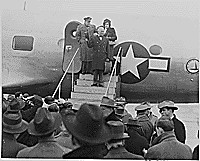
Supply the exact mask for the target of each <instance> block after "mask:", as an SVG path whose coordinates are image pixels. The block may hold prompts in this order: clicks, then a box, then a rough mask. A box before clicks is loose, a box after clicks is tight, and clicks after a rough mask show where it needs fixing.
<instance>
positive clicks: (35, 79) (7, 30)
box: [2, 10, 199, 103]
mask: <svg viewBox="0 0 200 161" xmlns="http://www.w3.org/2000/svg"><path fill="white" fill-rule="evenodd" d="M66 12H67V13H70V10H69V11H66ZM74 13H75V11H74ZM83 13H84V12H80V13H79V14H73V15H68V16H67V17H66V15H63V14H58V13H49V12H48V13H43V14H41V13H39V12H34V11H28V10H27V11H15V12H13V11H9V10H7V11H5V12H3V16H2V22H3V23H2V63H3V64H2V65H3V71H2V75H3V85H2V86H3V92H4V93H14V92H16V91H22V92H29V93H30V94H40V95H42V96H46V95H52V94H53V92H54V90H55V88H56V86H57V84H58V82H59V80H60V78H61V77H62V75H63V74H64V72H65V70H66V68H67V65H68V64H69V62H70V60H71V58H72V56H73V54H74V52H75V50H76V49H77V48H78V43H77V42H76V41H77V40H76V39H75V38H74V37H73V35H71V36H72V37H70V35H69V33H72V32H71V31H73V30H74V29H76V28H75V27H74V28H73V27H71V29H68V28H67V27H68V25H69V23H71V22H73V24H76V22H77V23H81V22H82V18H83ZM105 15H106V14H103V15H102V16H101V14H99V13H96V14H94V18H96V19H97V17H98V18H99V17H100V18H101V19H103V18H104V16H105ZM121 16H122V17H121V18H120V22H118V20H117V17H116V16H114V14H113V13H111V14H110V15H109V17H110V18H111V19H112V20H113V22H114V23H115V27H116V31H117V35H118V40H117V44H116V45H115V46H117V45H119V44H121V43H124V42H139V43H141V44H142V45H143V46H144V47H145V48H146V49H147V51H148V53H149V58H148V60H147V61H150V58H151V57H154V58H155V57H159V58H160V57H165V58H170V64H169V65H170V66H169V71H166V72H162V71H153V70H152V71H148V74H147V75H146V76H145V78H144V79H143V80H140V78H139V81H138V82H136V83H132V84H127V83H121V88H120V94H121V95H122V96H125V97H126V98H127V99H128V100H129V101H130V102H141V101H145V100H148V101H150V102H157V101H161V100H164V99H170V100H173V101H174V102H191V103H193V102H198V101H199V96H198V91H199V86H198V83H199V75H198V73H197V74H191V73H189V72H188V71H187V69H186V68H187V67H186V64H187V62H188V61H189V60H190V59H192V58H195V59H198V49H196V47H197V46H198V42H195V41H194V40H197V39H198V35H196V34H195V33H194V32H191V33H190V34H188V33H185V32H184V31H185V30H187V28H188V27H189V28H190V30H195V31H196V30H197V31H198V28H197V27H196V21H193V20H190V19H188V20H184V19H179V20H178V21H177V20H176V18H173V17H171V18H170V19H169V18H167V17H165V18H163V17H157V18H155V17H149V16H142V15H139V17H138V16H135V17H134V15H131V16H128V15H127V16H126V17H128V18H130V19H132V21H129V22H127V21H126V23H127V25H125V26H123V27H121V28H120V27H119V26H120V24H121V23H122V24H124V23H123V21H125V20H123V16H124V15H121ZM69 17H70V18H69ZM74 20H77V21H74ZM147 20H148V21H151V22H152V24H151V26H148V21H147ZM100 23H101V22H100ZM169 23H173V24H174V25H173V27H172V26H171V27H169V26H168V27H167V26H166V25H167V24H169ZM188 23H190V25H188V26H186V27H184V26H183V25H185V24H188ZM133 24H134V25H133ZM158 24H159V25H160V26H159V27H158V26H157V25H158ZM75 26H76V25H75ZM179 27H182V30H179ZM160 28H161V30H158V29H160ZM170 30H171V31H170ZM172 30H175V32H174V31H172ZM171 32H173V33H171ZM183 33H184V34H185V36H183ZM174 34H175V35H174ZM14 36H30V37H33V39H34V42H33V49H32V50H31V51H21V50H16V49H14V47H13V43H15V42H14V40H13V38H14ZM183 37H184V38H185V39H184V40H183V39H182V38H183ZM187 39H188V40H187ZM191 39H193V41H194V44H193V46H192V45H191V44H188V42H189V41H191ZM153 44H158V45H159V46H161V47H162V49H163V50H162V53H161V54H160V55H157V56H155V55H152V54H151V53H150V52H149V48H150V46H152V45H153ZM70 45H71V46H72V49H69V50H68V49H67V48H66V46H70ZM187 45H188V46H187ZM148 63H149V62H148ZM80 68H81V62H80V60H79V54H78V55H77V56H76V59H75V71H74V72H75V79H77V78H78V76H79V72H80ZM137 69H138V67H137ZM145 70H147V69H146V68H141V70H139V69H138V71H139V75H142V73H145V72H147V71H145ZM70 92H71V68H70V70H69V71H68V74H67V75H66V77H65V79H64V81H63V83H62V96H63V97H65V98H66V97H70Z"/></svg>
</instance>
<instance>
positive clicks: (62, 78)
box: [52, 48, 79, 97]
mask: <svg viewBox="0 0 200 161" xmlns="http://www.w3.org/2000/svg"><path fill="white" fill-rule="evenodd" d="M78 51H79V48H78V49H77V50H76V52H75V54H74V56H73V57H72V59H71V61H70V63H69V65H68V67H67V69H66V71H65V73H64V74H63V76H62V78H61V80H60V82H59V83H58V86H57V87H56V89H55V91H54V93H53V96H52V97H54V96H55V94H56V92H57V90H58V89H59V87H60V85H61V83H62V81H63V79H64V78H65V75H66V74H67V72H68V70H69V68H70V66H71V64H72V62H73V61H74V58H75V56H76V54H77V53H78Z"/></svg>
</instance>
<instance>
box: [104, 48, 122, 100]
mask: <svg viewBox="0 0 200 161" xmlns="http://www.w3.org/2000/svg"><path fill="white" fill-rule="evenodd" d="M121 50H122V47H120V48H119V50H118V53H117V57H116V60H115V64H114V66H113V69H112V72H111V75H110V79H109V82H108V85H107V88H106V92H105V95H104V96H107V95H108V89H109V86H110V83H111V79H112V76H113V73H114V72H115V75H116V71H117V69H116V67H117V61H118V58H119V54H120V53H121Z"/></svg>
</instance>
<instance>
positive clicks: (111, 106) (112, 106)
mask: <svg viewBox="0 0 200 161" xmlns="http://www.w3.org/2000/svg"><path fill="white" fill-rule="evenodd" d="M100 106H106V107H110V108H118V107H117V106H114V105H108V104H104V103H101V104H100Z"/></svg>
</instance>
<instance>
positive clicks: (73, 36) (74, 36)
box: [71, 30, 76, 38]
mask: <svg viewBox="0 0 200 161" xmlns="http://www.w3.org/2000/svg"><path fill="white" fill-rule="evenodd" d="M71 36H72V38H76V30H72V31H71Z"/></svg>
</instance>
